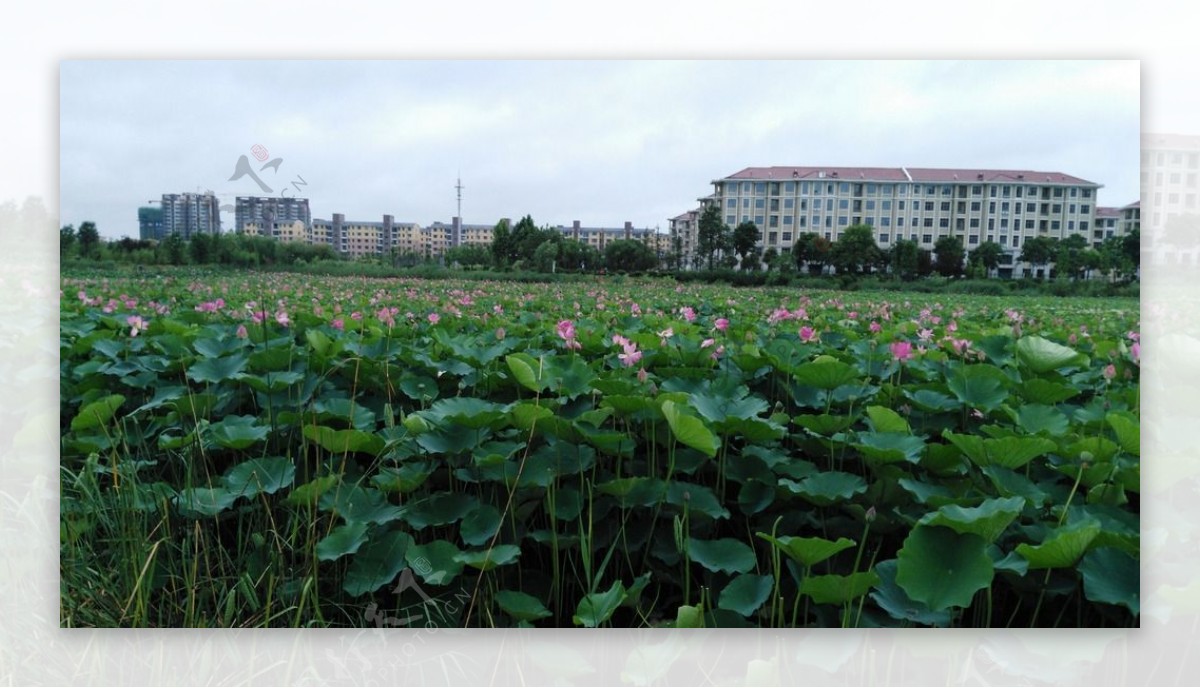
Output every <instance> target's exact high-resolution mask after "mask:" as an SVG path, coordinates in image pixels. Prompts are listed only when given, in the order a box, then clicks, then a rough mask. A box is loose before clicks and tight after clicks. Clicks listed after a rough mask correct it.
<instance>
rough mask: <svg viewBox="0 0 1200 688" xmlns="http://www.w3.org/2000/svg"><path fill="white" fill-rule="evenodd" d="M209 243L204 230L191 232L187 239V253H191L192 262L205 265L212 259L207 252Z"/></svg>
mask: <svg viewBox="0 0 1200 688" xmlns="http://www.w3.org/2000/svg"><path fill="white" fill-rule="evenodd" d="M211 245H212V244H211V243H210V242H209V240H208V235H207V234H205V233H204V232H197V233H195V234H193V235H192V238H191V240H190V241H188V253H190V254H191V257H192V262H193V263H195V264H196V265H205V264H206V263H208V262H210V261H211V259H212V255H211V253H210V252H209V248H210V247H211Z"/></svg>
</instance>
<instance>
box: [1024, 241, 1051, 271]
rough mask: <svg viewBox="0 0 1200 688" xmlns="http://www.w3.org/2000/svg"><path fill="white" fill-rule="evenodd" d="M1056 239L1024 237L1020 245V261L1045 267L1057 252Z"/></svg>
mask: <svg viewBox="0 0 1200 688" xmlns="http://www.w3.org/2000/svg"><path fill="white" fill-rule="evenodd" d="M1057 243H1058V241H1057V240H1056V239H1051V238H1050V237H1043V236H1038V237H1033V238H1032V239H1026V240H1025V243H1024V245H1022V246H1021V258H1020V260H1021V262H1023V263H1029V264H1030V265H1032V266H1034V267H1035V268H1037V267H1045V266H1046V265H1048V264H1050V263H1051V262H1053V261H1054V256H1055V255H1056V254H1057V253H1058V246H1057V245H1056V244H1057Z"/></svg>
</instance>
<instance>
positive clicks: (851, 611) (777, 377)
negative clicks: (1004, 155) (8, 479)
mask: <svg viewBox="0 0 1200 688" xmlns="http://www.w3.org/2000/svg"><path fill="white" fill-rule="evenodd" d="M1139 330H1140V327H1139V313H1138V304H1137V303H1136V301H1121V300H1112V299H1109V300H1090V299H1078V300H1072V299H1056V298H1013V297H1004V298H998V297H961V296H954V297H946V298H940V299H939V298H937V297H933V298H931V295H928V294H921V295H916V294H914V295H911V296H905V295H897V294H894V293H889V294H886V295H885V294H869V293H857V292H854V293H837V292H804V293H802V292H796V291H791V290H780V289H733V288H729V287H724V286H698V285H687V286H679V285H676V284H675V283H674V282H669V281H652V280H640V281H639V280H622V279H621V278H611V279H609V280H607V281H598V282H596V283H595V284H583V283H573V284H512V283H495V282H470V281H461V282H456V281H417V280H378V279H365V278H314V277H308V276H305V277H301V276H296V275H284V274H256V273H219V274H217V273H206V272H201V271H179V272H166V273H162V274H159V275H155V276H153V277H150V276H146V277H136V276H119V275H106V274H88V273H76V274H65V275H64V276H63V278H62V295H61V327H60V353H61V382H60V385H61V388H60V391H61V402H60V403H61V430H62V450H61V454H62V460H61V570H62V588H61V590H62V607H61V610H62V611H61V619H60V621H61V623H62V624H63V625H64V626H322V627H324V626H336V627H345V626H397V627H402V626H406V625H419V626H421V627H429V626H430V624H432V625H433V626H482V627H507V626H531V625H532V626H562V627H571V626H584V627H597V626H611V627H655V626H662V627H668V626H674V627H684V626H691V627H695V626H708V627H712V626H735V627H736V626H750V627H831V626H832V627H844V626H853V627H878V626H883V627H896V626H954V627H964V626H1013V627H1018V626H1023V627H1030V626H1071V627H1079V626H1136V625H1137V624H1138V618H1139V596H1138V592H1139V583H1140V576H1139V483H1140V460H1139V393H1138V380H1139V356H1140V344H1139V342H1138V333H1139Z"/></svg>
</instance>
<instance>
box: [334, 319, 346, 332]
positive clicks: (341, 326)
mask: <svg viewBox="0 0 1200 688" xmlns="http://www.w3.org/2000/svg"><path fill="white" fill-rule="evenodd" d="M330 325H331V326H332V327H333V329H335V330H342V331H345V329H346V323H345V321H343V320H342V319H341V318H337V319H335V320H334V321H333V322H332V323H330Z"/></svg>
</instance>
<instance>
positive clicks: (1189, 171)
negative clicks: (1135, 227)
mask: <svg viewBox="0 0 1200 688" xmlns="http://www.w3.org/2000/svg"><path fill="white" fill-rule="evenodd" d="M1198 175H1200V136H1181V135H1178V134H1144V135H1143V136H1142V174H1141V187H1142V198H1141V200H1142V201H1143V202H1144V203H1145V211H1146V212H1145V213H1141V207H1140V206H1139V207H1138V209H1137V210H1138V213H1139V218H1138V222H1139V223H1140V221H1141V217H1142V216H1144V217H1145V218H1146V220H1147V225H1146V231H1145V235H1146V242H1145V245H1146V248H1147V249H1148V250H1147V253H1148V254H1149V256H1148V257H1149V258H1150V259H1151V263H1153V264H1156V265H1164V264H1169V265H1198V264H1200V206H1198V205H1197V196H1198V195H1200V184H1198V182H1200V177H1198Z"/></svg>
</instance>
